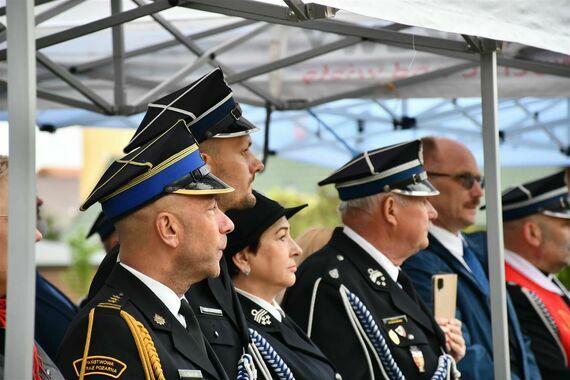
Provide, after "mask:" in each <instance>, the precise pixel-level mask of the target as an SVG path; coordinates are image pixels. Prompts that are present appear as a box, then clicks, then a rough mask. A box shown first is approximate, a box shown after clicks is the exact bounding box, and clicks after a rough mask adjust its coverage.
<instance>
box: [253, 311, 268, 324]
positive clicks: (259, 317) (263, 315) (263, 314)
mask: <svg viewBox="0 0 570 380" xmlns="http://www.w3.org/2000/svg"><path fill="white" fill-rule="evenodd" d="M251 315H253V319H254V320H255V321H256V322H257V323H259V324H260V325H263V326H267V325H270V324H271V317H270V316H269V314H268V313H267V310H265V309H258V310H255V309H254V310H252V311H251Z"/></svg>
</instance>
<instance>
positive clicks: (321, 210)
mask: <svg viewBox="0 0 570 380" xmlns="http://www.w3.org/2000/svg"><path fill="white" fill-rule="evenodd" d="M267 196H268V197H269V198H271V199H273V200H275V201H277V202H279V203H280V204H281V205H283V206H284V207H294V206H299V205H302V204H304V203H307V204H308V205H309V207H307V208H306V209H304V210H302V211H300V212H299V213H298V214H296V215H295V216H294V217H293V218H292V220H291V235H292V236H293V238H296V237H297V236H299V234H301V233H302V232H303V231H305V230H306V229H307V228H309V227H335V226H338V225H339V224H340V217H339V215H338V212H337V207H338V203H339V200H338V195H337V194H336V193H335V192H334V190H330V189H325V188H319V189H318V191H317V194H316V195H309V194H304V193H300V192H298V191H294V190H283V189H272V190H270V191H269V192H268V193H267Z"/></svg>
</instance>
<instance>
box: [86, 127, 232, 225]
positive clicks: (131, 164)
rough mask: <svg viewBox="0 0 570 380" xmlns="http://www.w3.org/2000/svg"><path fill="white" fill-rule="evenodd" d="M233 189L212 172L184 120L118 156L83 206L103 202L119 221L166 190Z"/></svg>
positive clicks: (198, 192)
mask: <svg viewBox="0 0 570 380" xmlns="http://www.w3.org/2000/svg"><path fill="white" fill-rule="evenodd" d="M230 191H233V188H232V187H230V186H228V185H227V184H225V183H224V182H223V181H221V180H220V179H218V178H217V177H215V176H214V175H213V174H211V173H210V170H209V168H208V166H207V165H205V163H204V161H203V160H202V157H201V155H200V152H199V151H198V144H196V141H195V140H194V137H193V136H192V134H191V133H190V132H188V130H187V129H186V127H185V126H184V125H183V124H176V125H174V126H173V127H171V128H170V129H168V130H166V131H164V132H163V133H162V134H161V135H159V136H158V137H156V138H155V139H154V140H152V141H150V142H149V143H147V144H145V145H143V146H142V147H140V148H139V149H137V150H135V151H133V152H131V153H129V154H127V155H126V156H125V157H123V158H122V159H120V160H116V161H115V162H113V163H112V164H111V166H110V167H109V168H108V169H107V171H105V173H104V174H103V176H102V177H101V179H100V180H99V183H97V185H96V186H95V189H94V190H93V191H92V192H91V194H90V195H89V197H87V200H86V201H85V202H84V203H83V205H82V206H81V210H82V211H83V210H86V209H88V208H89V207H90V206H92V205H93V204H94V203H95V202H100V203H101V207H102V208H103V212H104V213H105V215H106V216H107V217H108V218H109V219H110V220H111V222H116V221H117V220H119V219H120V218H122V217H124V216H126V215H128V214H129V213H132V212H134V211H136V210H138V209H139V208H141V207H144V206H145V205H147V204H149V203H151V202H153V201H154V200H156V199H158V198H160V197H161V196H164V195H167V194H173V193H174V194H186V195H207V194H220V193H228V192H230Z"/></svg>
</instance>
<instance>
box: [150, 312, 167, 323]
mask: <svg viewBox="0 0 570 380" xmlns="http://www.w3.org/2000/svg"><path fill="white" fill-rule="evenodd" d="M152 319H153V320H154V323H156V324H157V325H159V326H164V325H165V324H166V319H164V317H163V316H162V315H158V314H156V313H155V314H154V317H152Z"/></svg>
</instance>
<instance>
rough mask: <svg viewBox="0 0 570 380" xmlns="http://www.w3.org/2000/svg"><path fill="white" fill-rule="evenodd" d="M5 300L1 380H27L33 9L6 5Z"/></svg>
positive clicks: (22, 3)
mask: <svg viewBox="0 0 570 380" xmlns="http://www.w3.org/2000/svg"><path fill="white" fill-rule="evenodd" d="M6 5H7V17H6V18H7V20H8V27H9V28H10V33H8V36H7V37H8V46H17V47H18V48H17V49H12V50H10V57H9V58H8V114H9V117H8V120H9V125H10V127H9V135H10V136H9V150H10V166H9V167H10V169H9V177H10V178H9V184H8V189H9V190H8V197H9V204H8V214H9V215H10V216H9V220H8V288H7V290H8V294H7V310H6V311H7V321H6V322H7V326H6V356H5V359H4V362H5V373H4V376H5V378H6V379H31V378H32V363H33V356H32V355H33V346H34V315H35V313H34V306H35V300H36V273H35V269H36V267H35V265H36V264H35V261H36V260H35V246H34V244H35V241H34V240H35V239H34V237H35V229H36V208H35V204H36V176H35V172H36V167H35V166H36V155H35V141H36V139H35V133H36V122H35V107H36V60H35V56H36V49H35V39H34V29H35V28H34V3H33V1H32V0H8V2H7V4H6Z"/></svg>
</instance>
